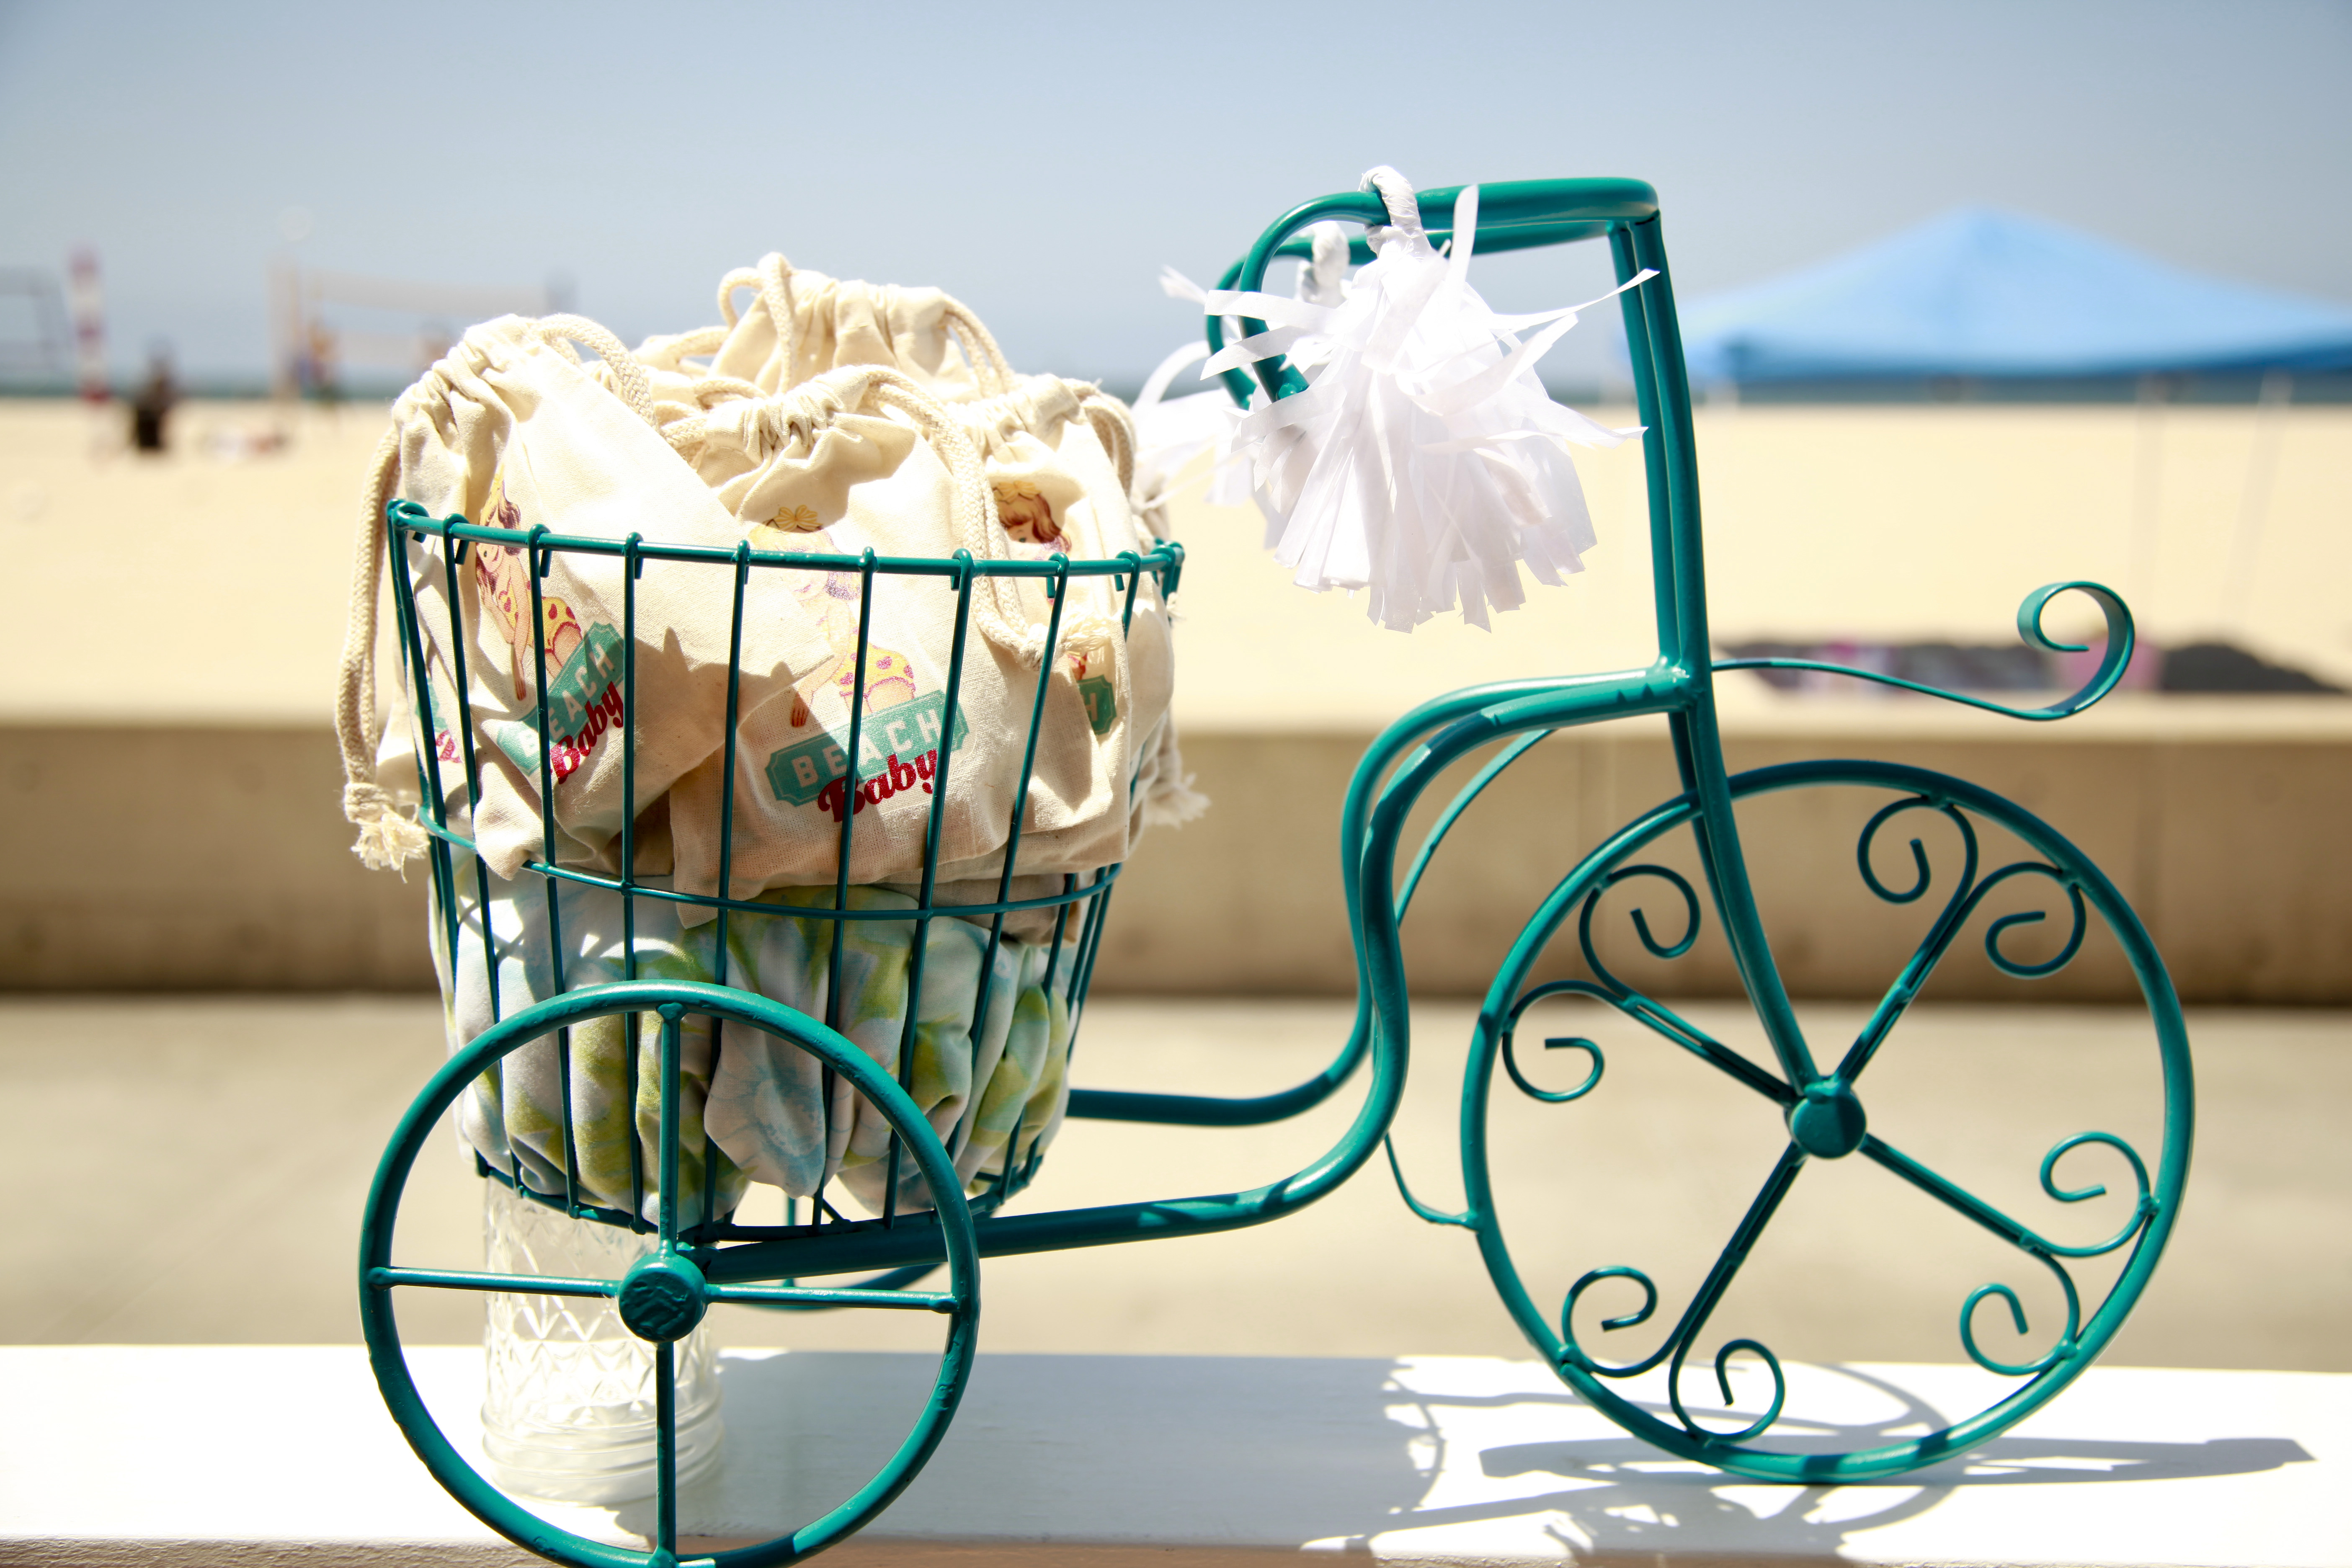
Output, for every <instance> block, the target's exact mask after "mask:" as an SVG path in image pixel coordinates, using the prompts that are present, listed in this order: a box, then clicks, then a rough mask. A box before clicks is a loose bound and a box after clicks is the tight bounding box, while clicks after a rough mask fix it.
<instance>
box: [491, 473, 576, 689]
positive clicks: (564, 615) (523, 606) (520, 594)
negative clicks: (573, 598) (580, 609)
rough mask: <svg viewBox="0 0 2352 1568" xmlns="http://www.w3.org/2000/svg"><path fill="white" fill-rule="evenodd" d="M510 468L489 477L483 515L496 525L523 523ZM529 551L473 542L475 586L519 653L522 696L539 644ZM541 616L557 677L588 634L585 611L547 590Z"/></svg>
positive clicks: (517, 681) (530, 685)
mask: <svg viewBox="0 0 2352 1568" xmlns="http://www.w3.org/2000/svg"><path fill="white" fill-rule="evenodd" d="M506 485H507V477H506V470H505V469H503V468H501V469H500V470H499V472H498V473H496V474H495V475H493V476H491V479H490V496H489V500H488V501H486V502H485V503H484V504H483V507H482V521H483V522H485V523H486V524H488V526H490V527H492V528H512V529H520V528H521V527H522V509H521V508H520V507H519V506H517V505H515V503H514V502H512V501H510V500H508V499H507V489H506ZM526 554H527V552H524V551H522V550H519V549H516V548H514V547H512V546H509V545H504V544H489V543H478V544H477V545H476V546H475V547H474V551H473V556H474V586H475V588H476V589H477V590H478V593H479V594H480V596H481V601H482V608H483V610H484V611H485V612H486V613H487V614H488V616H489V617H490V619H491V620H492V621H493V622H495V623H496V624H497V626H498V628H499V632H500V634H501V635H503V636H504V637H505V638H506V640H507V646H508V647H509V649H511V650H512V652H513V654H514V694H515V700H516V701H518V702H520V701H521V700H524V699H525V698H527V697H529V696H530V694H531V692H532V690H533V689H534V688H535V685H536V679H537V675H538V667H539V648H538V646H537V644H536V643H535V642H534V640H533V638H532V637H531V632H530V563H529V562H528V561H527V560H526V559H525V556H526ZM540 612H541V620H542V621H543V622H544V623H545V636H546V642H547V674H548V676H549V678H550V679H552V678H553V677H554V676H555V674H556V672H557V671H559V670H561V669H562V668H563V666H564V664H565V663H566V661H568V660H569V659H570V658H572V654H574V653H575V652H577V651H578V650H579V647H580V644H581V642H582V640H583V638H584V637H586V635H587V634H586V633H585V631H584V630H583V628H582V626H581V625H580V617H579V616H576V615H574V614H572V606H571V605H567V604H565V603H564V602H563V601H562V600H561V599H558V598H554V597H551V596H546V595H542V596H541V599H540Z"/></svg>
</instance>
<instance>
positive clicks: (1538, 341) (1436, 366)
mask: <svg viewBox="0 0 2352 1568" xmlns="http://www.w3.org/2000/svg"><path fill="white" fill-rule="evenodd" d="M1364 184H1365V185H1366V186H1367V187H1368V188H1377V189H1378V190H1379V191H1380V193H1381V199H1382V200H1383V201H1384V202H1385V203H1386V204H1387V206H1388V210H1389V220H1390V221H1389V225H1388V226H1386V227H1381V228H1374V229H1373V230H1371V232H1370V235H1369V236H1368V238H1369V239H1370V243H1371V246H1372V249H1373V252H1374V256H1373V259H1372V261H1371V262H1370V264H1369V265H1368V266H1366V267H1364V268H1362V269H1361V270H1360V271H1359V272H1358V273H1357V274H1356V276H1355V277H1354V278H1353V279H1350V280H1349V282H1348V283H1347V284H1346V286H1345V289H1344V290H1342V292H1341V296H1340V298H1339V300H1338V301H1337V302H1335V303H1327V302H1324V301H1323V300H1319V299H1317V298H1309V297H1304V296H1305V294H1306V291H1305V290H1304V289H1302V297H1301V298H1297V299H1285V298H1283V297H1281V296H1279V295H1273V294H1261V293H1244V292H1240V291H1237V290H1232V289H1213V290H1209V291H1207V292H1206V293H1205V295H1204V296H1203V298H1202V310H1205V311H1206V312H1208V313H1209V314H1212V315H1220V316H1248V317H1251V318H1254V319H1255V320H1257V321H1263V322H1265V324H1266V330H1265V331H1263V332H1260V333H1258V334H1256V335H1255V336H1254V337H1251V338H1248V339H1245V340H1244V341H1242V342H1234V343H1231V344H1229V346H1227V347H1226V348H1225V349H1223V351H1221V352H1220V353H1215V354H1212V355H1209V356H1207V358H1206V359H1205V360H1204V361H1203V363H1202V370H1201V374H1202V375H1203V376H1209V375H1213V374H1217V373H1218V372H1220V371H1223V370H1227V369H1231V368H1234V367H1237V366H1240V365H1245V364H1249V363H1253V362H1255V361H1257V360H1262V359H1266V358H1270V357H1272V356H1274V355H1276V354H1287V355H1289V357H1290V359H1291V363H1293V364H1295V365H1297V366H1298V368H1299V369H1300V371H1301V372H1302V374H1305V375H1306V377H1307V390H1306V391H1304V392H1300V393H1297V394H1295V395H1292V396H1289V397H1286V398H1284V399H1282V400H1281V401H1279V402H1269V401H1266V400H1265V399H1264V398H1262V397H1261V398H1259V399H1256V400H1255V401H1254V402H1253V404H1252V406H1251V408H1250V411H1249V412H1248V413H1247V414H1246V415H1244V416H1241V417H1240V419H1239V420H1238V421H1237V422H1236V424H1235V426H1234V433H1233V437H1232V441H1231V445H1232V448H1233V450H1234V452H1236V453H1238V454H1242V455H1245V456H1246V457H1247V458H1249V459H1250V462H1251V465H1252V470H1253V473H1254V475H1255V479H1256V486H1257V490H1258V495H1259V500H1260V504H1261V505H1262V506H1264V507H1265V510H1266V513H1267V518H1268V523H1269V528H1268V532H1269V542H1270V543H1272V545H1273V547H1274V549H1275V553H1276V559H1277V560H1278V561H1280V562H1281V563H1283V564H1284V565H1285V566H1288V567H1291V568H1293V569H1294V571H1295V573H1296V577H1295V579H1294V580H1295V581H1296V582H1297V584H1299V586H1301V587H1304V588H1312V589H1314V590H1316V591H1317V592H1318V593H1319V592H1321V591H1322V590H1324V589H1326V588H1347V589H1356V588H1362V589H1366V590H1368V591H1369V593H1368V597H1369V600H1370V603H1369V604H1368V605H1367V606H1366V609H1367V613H1369V614H1370V616H1371V618H1372V619H1373V620H1375V621H1377V622H1379V623H1380V624H1381V625H1382V626H1390V627H1393V628H1395V629H1396V630H1399V631H1410V630H1411V629H1412V627H1413V626H1418V625H1419V624H1420V623H1421V622H1423V621H1425V620H1427V619H1428V618H1429V617H1430V616H1433V615H1436V614H1438V613H1439V612H1440V611H1444V610H1449V609H1453V608H1454V607H1456V606H1457V605H1458V606H1459V607H1460V609H1461V611H1462V616H1463V618H1464V619H1465V620H1466V621H1469V622H1470V623H1472V624H1473V625H1475V626H1486V624H1487V620H1486V611H1487V607H1488V606H1489V605H1492V606H1494V607H1495V608H1497V609H1505V610H1508V609H1516V608H1517V607H1518V606H1519V605H1520V604H1522V603H1523V602H1525V599H1526V594H1525V592H1524V590H1523V589H1522V587H1521V585H1520V582H1519V564H1520V563H1522V562H1524V563H1526V565H1527V568H1528V572H1530V573H1531V574H1533V575H1534V576H1535V579H1536V580H1537V581H1538V582H1539V583H1548V584H1556V583H1558V582H1559V574H1561V573H1564V572H1578V571H1581V570H1582V569H1583V562H1582V556H1583V553H1584V552H1586V551H1588V550H1590V549H1591V548H1592V547H1593V542H1594V541H1593V535H1592V520H1591V515H1590V514H1589V513H1588V512H1587V511H1586V510H1585V505H1584V491H1583V488H1582V487H1581V486H1580V484H1579V483H1578V482H1577V478H1576V468H1575V465H1574V464H1572V463H1571V462H1570V460H1569V456H1568V449H1567V448H1568V444H1569V443H1570V442H1573V443H1576V444H1578V445H1580V446H1588V447H1614V446H1616V445H1618V444H1619V443H1620V442H1622V441H1624V440H1626V439H1628V438H1630V437H1634V436H1638V435H1640V434H1641V429H1640V427H1639V426H1635V427H1633V428H1631V429H1624V430H1612V429H1611V428H1609V427H1608V426H1603V425H1600V424H1597V423H1595V422H1594V421H1592V420H1591V419H1589V418H1587V417H1585V416H1583V415H1581V414H1579V413H1577V412H1575V411H1574V410H1572V409H1570V408H1565V407H1562V406H1561V405H1559V404H1557V403H1554V402H1553V401H1552V400H1551V397H1550V395H1549V394H1548V393H1546V392H1545V391H1544V388H1543V384H1542V383H1541V382H1540V381H1538V380H1537V379H1536V374H1535V366H1536V364H1537V362H1538V361H1539V360H1540V359H1541V358H1542V357H1543V355H1544V354H1545V353H1547V352H1549V350H1550V348H1551V346H1552V345H1553V344H1554V343H1556V342H1559V339H1560V337H1561V336H1562V335H1563V334H1564V333H1566V332H1567V331H1568V330H1569V329H1570V327H1572V326H1574V325H1575V324H1576V320H1577V313H1578V312H1579V311H1580V310H1590V309H1591V307H1592V306H1594V305H1597V304H1600V303H1601V302H1602V301H1603V300H1609V299H1611V298H1613V297H1614V296H1615V295H1617V294H1620V293H1622V292H1623V291H1624V290H1625V289H1630V288H1633V286H1634V285H1635V284H1638V283H1640V282H1642V281H1643V279H1647V278H1649V277H1651V276H1653V274H1652V273H1650V272H1647V271H1644V272H1643V273H1641V274H1640V275H1639V276H1637V277H1635V278H1633V279H1631V280H1630V281H1629V282H1627V283H1625V284H1623V285H1621V286H1620V287H1619V288H1617V289H1612V290H1611V291H1610V293H1608V294H1604V295H1602V296H1601V299H1600V300H1588V301H1587V302H1586V303H1584V304H1582V305H1576V306H1570V307H1568V308H1566V309H1563V310H1545V311H1539V312H1537V313H1535V314H1531V315H1517V316H1507V315H1499V314H1497V313H1496V312H1495V311H1494V310H1491V309H1489V308H1488V307H1487V304H1486V301H1485V300H1482V299H1480V298H1479V297H1478V294H1477V292H1476V291H1475V289H1472V288H1471V287H1470V285H1469V282H1468V272H1469V264H1470V255H1471V251H1472V248H1473V240H1474V237H1475V233H1476V230H1477V223H1478V191H1477V187H1475V185H1474V186H1472V187H1470V188H1468V189H1466V190H1465V191H1463V193H1462V194H1461V195H1460V197H1459V198H1458V199H1457V200H1456V202H1455V204H1454V241H1453V244H1452V246H1451V247H1449V252H1448V253H1446V254H1441V253H1440V252H1438V251H1437V250H1435V249H1433V247H1431V245H1430V243H1429V236H1428V234H1427V233H1426V231H1425V230H1424V229H1423V226H1422V222H1421V213H1420V206H1419V204H1418V203H1417V202H1416V201H1415V200H1414V197H1413V194H1412V187H1411V186H1410V185H1408V184H1406V183H1405V181H1404V179H1403V177H1402V175H1400V174H1397V173H1396V171H1394V170H1393V169H1389V168H1385V167H1383V168H1379V169H1374V170H1373V171H1372V172H1371V173H1370V174H1367V175H1365V176H1364ZM1317 247H1318V260H1319V259H1320V255H1319V252H1320V251H1321V250H1322V248H1323V241H1322V237H1320V236H1319V235H1318V237H1317ZM1339 255H1340V257H1341V258H1343V259H1344V257H1345V255H1346V252H1345V250H1344V249H1342V250H1340V251H1339ZM1529 329H1539V330H1537V331H1533V332H1532V335H1530V336H1528V337H1527V338H1526V339H1525V340H1522V339H1521V338H1520V337H1519V336H1518V335H1517V334H1519V333H1520V332H1521V331H1528V330H1529ZM1171 374H1172V373H1171Z"/></svg>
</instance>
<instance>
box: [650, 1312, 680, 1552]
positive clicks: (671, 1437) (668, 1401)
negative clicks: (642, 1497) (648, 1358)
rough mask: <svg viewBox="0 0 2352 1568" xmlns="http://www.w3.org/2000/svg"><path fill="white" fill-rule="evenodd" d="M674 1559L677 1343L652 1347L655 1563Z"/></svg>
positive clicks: (666, 1343)
mask: <svg viewBox="0 0 2352 1568" xmlns="http://www.w3.org/2000/svg"><path fill="white" fill-rule="evenodd" d="M676 1562H677V1346H676V1345H674V1344H672V1343H670V1342H668V1341H667V1340H664V1341H663V1342H661V1343H659V1344H657V1345H656V1346H655V1347H654V1563H656V1564H661V1565H667V1564H669V1563H676Z"/></svg>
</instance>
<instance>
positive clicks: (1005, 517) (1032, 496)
mask: <svg viewBox="0 0 2352 1568" xmlns="http://www.w3.org/2000/svg"><path fill="white" fill-rule="evenodd" d="M988 488H989V489H990V490H991V491H992V493H993V494H994V495H995V497H996V521H999V522H1000V523H1003V525H1004V531H1005V533H1006V534H1007V535H1009V536H1010V537H1011V538H1012V540H1013V543H1015V544H1026V545H1031V546H1034V548H1032V549H1029V550H1024V551H1022V552H1021V553H1022V554H1024V555H1034V556H1041V557H1042V556H1044V555H1046V554H1049V553H1051V552H1052V548H1053V547H1054V546H1055V545H1058V544H1060V543H1061V542H1062V525H1061V524H1060V523H1059V522H1057V521H1055V519H1054V503H1053V502H1052V501H1051V500H1047V499H1046V497H1045V492H1043V491H1042V490H1040V489H1038V488H1037V486H1036V484H1035V483H1034V481H1032V480H1029V479H998V480H996V481H994V482H993V483H992V484H991V485H990V486H989V487H988Z"/></svg>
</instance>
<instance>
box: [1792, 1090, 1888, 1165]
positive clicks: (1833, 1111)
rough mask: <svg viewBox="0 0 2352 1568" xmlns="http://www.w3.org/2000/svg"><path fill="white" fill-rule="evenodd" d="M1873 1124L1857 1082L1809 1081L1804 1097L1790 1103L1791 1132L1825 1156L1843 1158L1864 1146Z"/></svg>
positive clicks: (1810, 1149)
mask: <svg viewBox="0 0 2352 1568" xmlns="http://www.w3.org/2000/svg"><path fill="white" fill-rule="evenodd" d="M1869 1127H1870V1119H1869V1118H1868V1117H1867V1116H1865V1115H1864V1114H1863V1110H1862V1101H1861V1100H1860V1099H1859V1098H1857V1097H1856V1096H1855V1094H1854V1092H1853V1086H1852V1085H1850V1084H1844V1083H1840V1082H1838V1081H1837V1080H1836V1079H1820V1080H1819V1081H1817V1082H1814V1083H1810V1084H1807V1085H1806V1086H1805V1095H1804V1098H1803V1099H1801V1100H1798V1101H1797V1103H1796V1104H1794V1105H1792V1106H1790V1107H1789V1136H1790V1137H1791V1138H1793V1139H1795V1140H1796V1142H1797V1147H1798V1148H1800V1149H1802V1150H1803V1151H1804V1152H1806V1153H1808V1154H1812V1155H1816V1156H1818V1157H1819V1158H1821V1159H1823V1160H1842V1159H1843V1158H1844V1157H1845V1156H1846V1155H1848V1154H1851V1153H1853V1152H1854V1151H1855V1150H1856V1149H1859V1148H1861V1147H1862V1135H1863V1134H1864V1132H1865V1131H1868V1130H1869Z"/></svg>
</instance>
